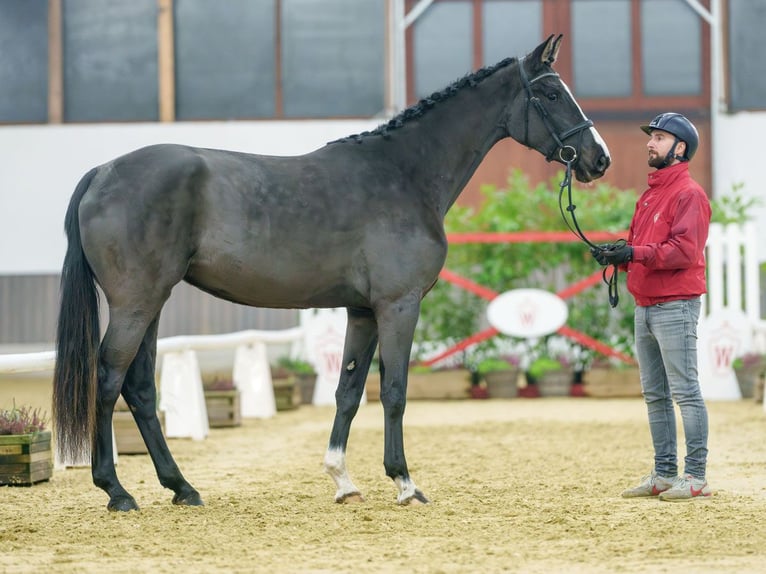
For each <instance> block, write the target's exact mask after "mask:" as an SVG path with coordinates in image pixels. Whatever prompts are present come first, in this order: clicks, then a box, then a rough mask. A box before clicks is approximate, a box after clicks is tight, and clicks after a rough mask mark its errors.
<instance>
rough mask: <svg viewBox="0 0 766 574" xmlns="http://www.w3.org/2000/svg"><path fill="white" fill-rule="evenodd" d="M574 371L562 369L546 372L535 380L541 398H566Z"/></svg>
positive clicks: (570, 387)
mask: <svg viewBox="0 0 766 574" xmlns="http://www.w3.org/2000/svg"><path fill="white" fill-rule="evenodd" d="M573 380H574V371H573V370H572V369H568V368H564V369H560V370H558V371H548V372H547V373H544V374H543V375H541V376H540V378H539V379H537V388H538V390H539V391H540V396H541V397H568V396H569V393H570V391H571V390H572V381H573Z"/></svg>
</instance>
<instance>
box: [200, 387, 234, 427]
mask: <svg viewBox="0 0 766 574" xmlns="http://www.w3.org/2000/svg"><path fill="white" fill-rule="evenodd" d="M205 408H206V409H207V422H208V425H210V427H211V428H220V427H237V426H239V425H241V424H242V407H241V406H240V400H239V390H238V389H230V390H225V391H212V390H210V391H208V390H206V391H205Z"/></svg>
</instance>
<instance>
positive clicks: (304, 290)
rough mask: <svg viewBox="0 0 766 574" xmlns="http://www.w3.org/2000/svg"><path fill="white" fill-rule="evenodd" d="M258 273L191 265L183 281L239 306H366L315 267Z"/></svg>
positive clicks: (345, 284)
mask: <svg viewBox="0 0 766 574" xmlns="http://www.w3.org/2000/svg"><path fill="white" fill-rule="evenodd" d="M271 266H272V267H271V269H267V270H265V272H259V271H257V269H252V268H251V269H244V268H242V267H240V266H222V265H213V266H200V265H195V264H192V265H191V266H190V267H189V271H188V272H187V274H186V276H185V277H184V279H185V280H186V281H187V282H188V283H190V284H192V285H194V286H196V287H198V288H199V289H202V290H203V291H206V292H208V293H211V294H213V295H215V296H216V297H220V298H221V299H226V300H227V301H232V302H234V303H240V304H242V305H249V306H252V307H269V308H283V309H305V308H310V307H346V306H366V305H367V304H368V303H369V302H368V301H367V300H366V299H365V298H364V297H363V296H362V294H361V293H360V292H359V291H358V290H357V288H355V287H354V286H352V285H351V284H350V283H349V282H348V281H346V280H345V279H344V278H340V277H337V276H335V274H333V273H330V272H329V270H326V269H321V270H320V269H319V268H318V267H317V266H316V265H314V266H311V267H309V266H305V267H300V268H296V269H293V270H291V271H289V272H286V271H281V270H279V269H278V267H279V266H280V264H279V263H278V262H272V263H271Z"/></svg>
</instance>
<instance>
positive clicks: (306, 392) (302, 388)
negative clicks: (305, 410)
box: [295, 373, 317, 405]
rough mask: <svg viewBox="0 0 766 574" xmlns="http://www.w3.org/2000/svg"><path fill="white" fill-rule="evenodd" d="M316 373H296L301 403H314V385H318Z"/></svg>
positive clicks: (296, 383) (296, 384)
mask: <svg viewBox="0 0 766 574" xmlns="http://www.w3.org/2000/svg"><path fill="white" fill-rule="evenodd" d="M316 382H317V374H316V373H299V374H297V375H295V386H296V387H298V397H299V399H300V403H299V404H301V405H313V404H314V387H316Z"/></svg>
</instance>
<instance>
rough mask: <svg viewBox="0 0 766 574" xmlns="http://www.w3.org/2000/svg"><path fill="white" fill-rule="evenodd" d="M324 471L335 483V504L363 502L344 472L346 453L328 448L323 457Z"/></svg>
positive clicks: (359, 493) (357, 490)
mask: <svg viewBox="0 0 766 574" xmlns="http://www.w3.org/2000/svg"><path fill="white" fill-rule="evenodd" d="M324 470H325V472H326V473H327V474H329V475H330V476H331V477H332V479H333V480H334V481H335V486H337V487H338V490H337V491H336V492H335V502H346V501H349V502H351V501H353V502H357V501H358V502H361V501H364V497H362V493H361V492H359V489H358V488H357V487H356V485H354V483H353V482H351V478H350V477H349V476H348V472H347V471H346V453H345V452H343V451H342V450H341V449H339V448H328V449H327V452H326V453H325V455H324Z"/></svg>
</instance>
